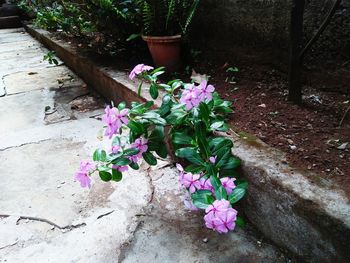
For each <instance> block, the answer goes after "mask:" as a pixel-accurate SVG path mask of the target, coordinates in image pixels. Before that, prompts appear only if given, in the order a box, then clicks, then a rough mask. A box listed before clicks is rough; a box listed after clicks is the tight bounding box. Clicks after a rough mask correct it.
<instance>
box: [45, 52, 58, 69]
mask: <svg viewBox="0 0 350 263" xmlns="http://www.w3.org/2000/svg"><path fill="white" fill-rule="evenodd" d="M43 60H47V61H48V62H49V64H55V65H56V66H57V65H58V60H57V59H56V56H55V52H54V51H49V52H47V53H46V54H45V55H44V57H43Z"/></svg>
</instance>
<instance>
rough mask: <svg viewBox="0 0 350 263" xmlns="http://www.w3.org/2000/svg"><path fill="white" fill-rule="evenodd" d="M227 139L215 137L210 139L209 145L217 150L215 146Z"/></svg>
mask: <svg viewBox="0 0 350 263" xmlns="http://www.w3.org/2000/svg"><path fill="white" fill-rule="evenodd" d="M224 140H227V139H226V138H224V137H214V138H211V139H210V140H209V146H210V148H213V151H215V149H216V148H215V146H216V145H218V144H219V143H221V142H222V141H224Z"/></svg>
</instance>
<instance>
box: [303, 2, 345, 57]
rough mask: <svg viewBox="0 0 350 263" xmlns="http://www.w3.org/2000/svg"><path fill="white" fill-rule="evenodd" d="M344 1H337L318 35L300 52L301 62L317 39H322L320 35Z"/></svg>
mask: <svg viewBox="0 0 350 263" xmlns="http://www.w3.org/2000/svg"><path fill="white" fill-rule="evenodd" d="M341 1H342V0H335V1H334V4H333V6H332V8H331V9H330V10H329V12H328V15H327V17H326V19H325V20H324V21H323V23H322V24H321V26H320V27H319V29H318V30H317V32H316V34H315V35H314V36H313V37H312V38H311V39H310V40H309V42H308V43H307V44H306V46H305V47H304V48H303V50H302V51H301V52H300V55H299V60H300V61H302V60H303V58H304V56H305V53H306V52H307V51H308V50H309V49H310V47H311V46H312V45H313V44H314V43H315V42H316V41H317V39H318V38H319V37H320V35H321V34H322V33H323V31H324V30H325V29H326V27H327V26H328V24H329V22H330V21H331V18H332V17H333V15H334V13H335V11H336V10H337V8H338V6H339V5H340V3H341Z"/></svg>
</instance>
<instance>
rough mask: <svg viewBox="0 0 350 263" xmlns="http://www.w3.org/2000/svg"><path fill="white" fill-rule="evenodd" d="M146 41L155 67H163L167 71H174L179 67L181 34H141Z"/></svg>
mask: <svg viewBox="0 0 350 263" xmlns="http://www.w3.org/2000/svg"><path fill="white" fill-rule="evenodd" d="M142 39H143V40H144V41H146V42H147V45H148V49H149V51H150V52H151V55H152V58H153V62H154V64H155V65H156V66H157V67H162V66H163V67H165V68H166V70H167V72H174V71H177V70H179V69H180V67H181V59H180V51H181V35H176V36H163V37H153V36H142Z"/></svg>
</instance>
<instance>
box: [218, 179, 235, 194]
mask: <svg viewBox="0 0 350 263" xmlns="http://www.w3.org/2000/svg"><path fill="white" fill-rule="evenodd" d="M235 180H236V179H234V178H230V177H224V178H221V179H220V181H221V184H222V186H223V187H224V188H225V189H226V192H227V194H231V193H232V190H233V189H234V188H235V187H236V185H235V183H234V181H235Z"/></svg>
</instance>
